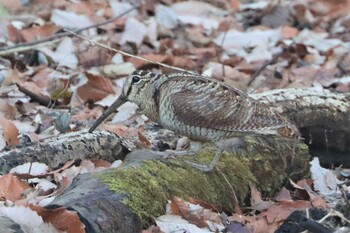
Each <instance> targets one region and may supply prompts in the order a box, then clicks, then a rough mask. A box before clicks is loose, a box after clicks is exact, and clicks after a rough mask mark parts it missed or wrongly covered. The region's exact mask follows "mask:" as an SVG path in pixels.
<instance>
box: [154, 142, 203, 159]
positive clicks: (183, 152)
mask: <svg viewBox="0 0 350 233" xmlns="http://www.w3.org/2000/svg"><path fill="white" fill-rule="evenodd" d="M199 150H200V143H197V142H191V145H190V147H189V148H188V149H185V150H166V151H157V152H155V153H157V154H158V155H162V156H163V158H169V157H176V156H188V155H195V154H196V153H197V152H198V151H199Z"/></svg>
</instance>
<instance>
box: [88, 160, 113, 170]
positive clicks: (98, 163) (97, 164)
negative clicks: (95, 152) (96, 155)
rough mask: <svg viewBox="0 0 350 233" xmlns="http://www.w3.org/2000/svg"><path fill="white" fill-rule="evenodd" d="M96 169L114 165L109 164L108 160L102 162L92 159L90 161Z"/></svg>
mask: <svg viewBox="0 0 350 233" xmlns="http://www.w3.org/2000/svg"><path fill="white" fill-rule="evenodd" d="M90 161H91V162H92V163H93V164H94V165H95V167H96V168H97V167H110V166H111V165H112V164H111V163H110V162H107V161H106V160H102V159H91V160H90Z"/></svg>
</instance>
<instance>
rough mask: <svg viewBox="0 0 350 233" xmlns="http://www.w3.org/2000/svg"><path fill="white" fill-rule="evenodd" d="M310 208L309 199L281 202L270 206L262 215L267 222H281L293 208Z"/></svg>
mask: <svg viewBox="0 0 350 233" xmlns="http://www.w3.org/2000/svg"><path fill="white" fill-rule="evenodd" d="M307 208H312V206H311V203H310V202H309V201H294V202H281V203H280V204H279V205H273V206H271V207H270V208H269V209H268V210H267V211H265V212H263V213H262V215H263V216H266V219H267V221H268V222H269V223H274V222H281V221H283V220H285V219H286V218H287V217H288V216H289V215H290V214H291V213H292V212H293V211H295V210H305V209H307Z"/></svg>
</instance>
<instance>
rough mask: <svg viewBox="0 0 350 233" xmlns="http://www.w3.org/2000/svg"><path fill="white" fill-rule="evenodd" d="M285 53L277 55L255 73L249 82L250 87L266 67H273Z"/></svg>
mask: <svg viewBox="0 0 350 233" xmlns="http://www.w3.org/2000/svg"><path fill="white" fill-rule="evenodd" d="M283 53H284V50H282V51H281V52H279V53H277V54H276V55H275V56H274V57H273V58H272V59H271V60H270V61H268V62H266V63H265V64H264V65H262V66H261V67H260V68H259V69H258V70H257V71H255V73H254V74H253V75H252V77H251V78H250V80H249V82H248V86H250V85H251V84H252V83H253V82H254V80H255V79H256V78H257V77H258V76H259V74H260V73H261V72H262V71H263V70H264V69H266V67H267V66H268V65H271V64H273V63H275V62H276V61H277V59H278V58H279V57H280V56H281V55H282V54H283Z"/></svg>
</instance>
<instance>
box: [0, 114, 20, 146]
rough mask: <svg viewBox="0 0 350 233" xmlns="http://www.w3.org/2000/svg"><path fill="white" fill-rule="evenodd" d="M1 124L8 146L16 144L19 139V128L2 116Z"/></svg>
mask: <svg viewBox="0 0 350 233" xmlns="http://www.w3.org/2000/svg"><path fill="white" fill-rule="evenodd" d="M0 124H1V126H2V129H3V134H4V139H5V142H6V145H8V146H12V147H13V146H16V145H17V144H18V143H19V141H18V129H17V127H16V126H15V124H13V123H12V122H11V121H9V120H7V119H6V118H1V120H0Z"/></svg>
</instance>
